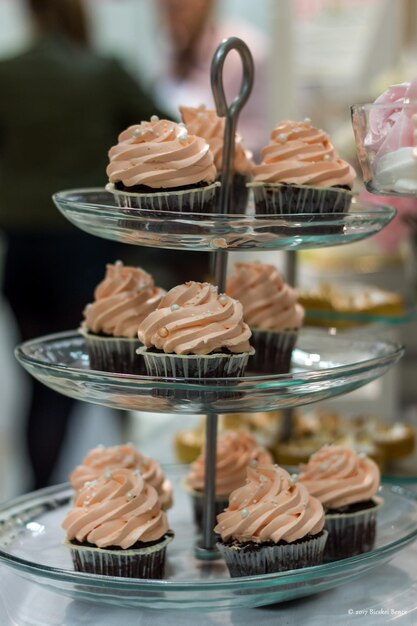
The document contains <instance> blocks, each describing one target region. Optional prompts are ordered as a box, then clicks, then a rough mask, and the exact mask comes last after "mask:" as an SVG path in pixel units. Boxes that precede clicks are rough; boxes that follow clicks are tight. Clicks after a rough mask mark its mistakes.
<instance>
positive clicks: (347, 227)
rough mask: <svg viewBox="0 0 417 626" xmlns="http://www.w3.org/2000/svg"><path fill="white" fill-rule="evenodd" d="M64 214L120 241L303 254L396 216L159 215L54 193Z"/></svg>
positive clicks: (102, 197)
mask: <svg viewBox="0 0 417 626" xmlns="http://www.w3.org/2000/svg"><path fill="white" fill-rule="evenodd" d="M53 198H54V201H55V204H56V205H57V207H58V208H59V210H60V211H61V213H62V214H63V215H64V216H65V217H66V218H67V219H68V220H69V221H70V222H72V223H73V224H74V225H75V226H77V227H78V228H81V230H85V231H86V232H88V233H90V234H92V235H97V236H99V237H104V238H107V239H114V240H116V241H120V242H122V243H130V244H134V245H140V246H151V247H158V248H170V249H175V250H206V251H213V250H216V249H227V250H229V251H232V250H284V249H287V250H288V249H292V250H300V249H302V248H323V247H326V246H336V245H340V244H347V243H352V242H354V241H359V240H361V239H365V238H366V237H370V236H371V235H374V234H375V233H377V232H378V231H380V230H381V229H382V228H384V226H386V225H387V224H388V223H389V222H390V221H391V220H392V218H393V217H394V215H395V209H393V208H392V207H389V206H384V205H376V204H372V203H366V202H359V201H358V200H357V199H354V200H353V201H352V205H351V208H350V210H349V212H348V213H339V214H336V213H330V214H328V213H322V214H318V215H317V214H308V213H306V214H302V213H298V214H292V215H285V216H280V215H277V216H271V215H265V216H262V215H257V216H254V215H227V216H224V215H219V214H206V215H204V214H198V215H197V214H195V213H194V214H193V213H173V212H170V211H163V212H162V211H161V212H155V211H150V210H146V209H130V208H129V209H126V208H123V207H119V206H117V204H116V202H115V200H114V198H113V196H112V195H111V194H110V193H109V192H107V191H105V190H104V189H73V190H68V191H61V192H59V193H56V194H55V195H54V197H53Z"/></svg>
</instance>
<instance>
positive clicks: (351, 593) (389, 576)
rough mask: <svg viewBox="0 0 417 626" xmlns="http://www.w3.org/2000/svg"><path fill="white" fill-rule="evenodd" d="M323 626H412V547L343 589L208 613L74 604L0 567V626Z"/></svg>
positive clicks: (416, 587)
mask: <svg viewBox="0 0 417 626" xmlns="http://www.w3.org/2000/svg"><path fill="white" fill-rule="evenodd" d="M256 621H259V622H260V621H261V622H262V626H276V625H277V624H279V625H282V626H284V625H285V626H290V625H291V626H292V625H298V624H300V626H301V625H302V626H305V625H307V626H323V625H325V624H331V625H332V626H333V625H335V624H359V623H360V624H366V626H372V625H374V624H375V625H379V624H389V623H393V624H395V625H396V624H407V625H410V626H416V624H417V542H414V543H413V544H412V545H411V546H409V547H408V548H405V549H404V550H403V551H402V552H400V553H399V554H398V555H396V556H395V558H394V559H392V561H390V562H389V563H388V564H385V565H384V564H383V565H381V566H380V567H379V568H377V569H375V570H374V571H372V572H371V573H368V575H367V576H364V577H362V578H358V579H357V581H355V582H352V583H350V584H348V585H345V586H342V587H339V588H336V589H333V590H330V591H326V592H323V593H320V594H317V595H315V596H311V597H308V598H303V599H301V600H294V601H291V602H287V603H285V604H281V605H274V606H267V607H263V608H257V609H250V610H248V609H246V610H232V611H220V612H212V613H204V612H202V611H199V612H180V611H152V610H146V611H145V610H139V609H118V608H117V607H115V608H113V607H110V606H107V605H105V606H104V605H103V606H100V605H96V604H92V603H89V602H80V601H74V600H71V599H69V598H65V597H63V596H60V595H58V594H56V593H53V592H51V591H47V590H44V589H43V588H41V587H39V586H37V585H34V584H32V583H29V582H27V581H25V580H23V579H21V578H20V577H19V576H18V575H17V574H15V573H14V572H12V570H10V569H8V568H6V567H4V566H1V567H0V624H1V626H86V625H88V626H96V625H97V626H131V625H132V626H148V625H150V624H152V625H154V624H163V625H164V626H178V625H181V626H200V625H201V626H208V625H221V626H223V625H224V626H229V625H230V626H245V625H248V626H249V624H250V625H251V626H252V625H253V624H254V623H256Z"/></svg>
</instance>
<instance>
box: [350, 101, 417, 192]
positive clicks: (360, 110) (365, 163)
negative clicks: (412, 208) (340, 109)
mask: <svg viewBox="0 0 417 626" xmlns="http://www.w3.org/2000/svg"><path fill="white" fill-rule="evenodd" d="M351 113H352V125H353V131H354V133H355V140H356V147H357V152H358V158H359V162H360V164H361V167H362V172H363V179H364V183H365V186H366V188H367V190H368V191H370V192H371V193H375V194H379V195H384V196H397V197H400V198H417V146H416V136H417V116H416V113H417V103H415V102H412V103H408V104H403V103H402V102H401V101H391V102H385V103H373V104H355V105H354V106H352V107H351Z"/></svg>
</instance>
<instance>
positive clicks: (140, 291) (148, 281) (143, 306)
mask: <svg viewBox="0 0 417 626" xmlns="http://www.w3.org/2000/svg"><path fill="white" fill-rule="evenodd" d="M164 293H165V291H164V290H163V289H160V288H159V287H155V285H154V281H153V278H152V276H151V275H150V274H148V273H147V272H145V271H144V270H143V269H141V268H140V267H128V266H125V265H123V263H122V262H121V261H117V262H116V263H115V264H114V265H112V264H108V265H107V267H106V275H105V277H104V280H102V281H101V283H99V284H98V285H97V287H96V290H95V292H94V302H93V303H91V304H88V305H87V306H86V308H85V310H84V321H83V322H82V324H81V329H80V332H81V333H82V334H83V335H84V337H85V339H86V345H87V351H88V354H89V357H90V367H91V369H95V370H102V371H105V372H118V373H122V374H143V373H144V371H145V370H144V365H143V361H142V359H140V358H138V356H137V354H136V349H137V348H138V347H139V345H140V344H139V342H138V339H137V331H138V327H139V324H140V322H141V321H142V320H143V319H144V318H145V317H146V316H147V315H148V314H149V313H150V312H151V311H153V310H154V309H155V308H156V307H157V306H158V304H159V302H160V301H161V299H162V296H163V295H164Z"/></svg>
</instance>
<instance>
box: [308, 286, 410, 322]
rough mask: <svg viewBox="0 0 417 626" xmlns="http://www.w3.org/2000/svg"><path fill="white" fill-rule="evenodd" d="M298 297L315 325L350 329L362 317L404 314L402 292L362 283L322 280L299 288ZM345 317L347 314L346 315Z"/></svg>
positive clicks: (364, 319) (364, 320) (310, 320)
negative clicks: (332, 282) (339, 284)
mask: <svg viewBox="0 0 417 626" xmlns="http://www.w3.org/2000/svg"><path fill="white" fill-rule="evenodd" d="M298 300H299V302H300V304H302V305H303V306H304V308H305V311H306V323H307V324H309V325H312V326H325V327H328V326H333V327H335V328H348V327H351V326H355V325H360V324H364V323H366V318H362V317H361V316H362V315H364V316H366V315H369V316H384V315H387V316H401V315H404V313H405V303H404V300H403V298H402V297H401V295H399V294H397V293H392V292H390V291H387V290H385V289H380V288H379V287H374V286H370V285H369V286H368V285H367V286H364V285H360V284H356V285H355V284H350V285H347V284H344V285H343V289H341V288H340V287H338V286H337V285H334V284H330V283H326V282H321V283H319V284H318V285H317V287H315V288H313V289H299V290H298ZM344 316H345V317H344Z"/></svg>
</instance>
